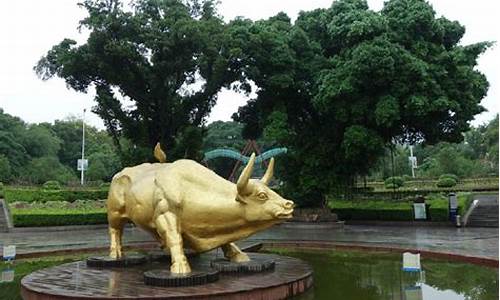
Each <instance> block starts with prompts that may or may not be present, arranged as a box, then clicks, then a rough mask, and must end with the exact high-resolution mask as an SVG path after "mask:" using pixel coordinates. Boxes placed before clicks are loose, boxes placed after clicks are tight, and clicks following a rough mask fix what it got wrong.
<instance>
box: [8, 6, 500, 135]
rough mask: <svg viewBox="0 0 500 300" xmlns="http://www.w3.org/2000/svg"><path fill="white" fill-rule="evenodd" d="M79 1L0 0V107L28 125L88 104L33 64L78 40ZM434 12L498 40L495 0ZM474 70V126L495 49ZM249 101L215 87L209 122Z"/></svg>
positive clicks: (491, 106) (228, 13) (293, 12)
mask: <svg viewBox="0 0 500 300" xmlns="http://www.w3.org/2000/svg"><path fill="white" fill-rule="evenodd" d="M77 2H78V0H44V1H40V0H22V1H17V0H4V1H2V3H1V4H0V108H3V109H4V111H5V112H7V113H9V114H11V115H14V116H18V117H20V118H22V119H23V120H25V121H27V122H31V123H39V122H53V121H54V120H56V119H63V118H65V117H67V116H69V115H76V116H81V112H82V110H83V109H84V108H87V109H90V108H91V107H92V106H93V105H94V101H93V96H94V95H93V91H91V92H89V93H88V94H82V93H77V92H75V91H73V90H69V89H67V88H66V85H65V83H64V81H63V80H62V79H60V78H53V79H50V80H48V81H42V80H40V79H38V78H37V76H36V75H35V73H34V72H33V66H34V65H35V64H36V62H37V61H38V59H39V58H40V57H41V56H42V55H44V54H45V53H46V52H47V50H49V49H50V48H51V47H52V46H53V45H55V44H57V43H59V42H60V41H61V40H62V39H64V38H71V39H75V40H77V41H78V42H79V43H84V42H85V39H86V37H87V35H86V34H85V33H83V34H81V33H79V32H78V30H77V26H78V21H79V20H81V19H83V18H84V17H85V11H84V10H82V9H80V8H79V7H78V6H77V5H76V3H77ZM220 2H221V3H220V5H219V13H220V14H221V15H222V16H223V17H224V19H225V20H226V21H229V20H231V19H233V18H234V17H236V16H244V17H247V18H250V19H253V20H258V19H263V18H268V17H270V16H273V15H275V14H277V13H278V12H280V11H284V12H286V13H287V14H288V15H289V16H290V17H291V18H292V20H294V19H295V18H296V17H297V14H298V12H299V11H301V10H311V9H315V8H320V7H328V6H330V4H331V2H332V1H331V0H288V1H282V0H252V1H248V0H222V1H220ZM430 2H431V3H432V5H433V7H434V9H435V10H436V12H437V14H438V15H444V16H445V17H446V18H448V19H451V20H457V21H459V22H460V23H461V24H462V25H465V27H466V33H465V36H464V38H463V39H462V44H470V43H475V42H479V41H485V40H490V41H499V40H500V31H499V30H498V28H500V24H499V23H500V22H499V21H498V20H499V18H498V11H500V1H495V0H475V1H470V0H432V1H430ZM368 3H369V5H370V8H371V9H373V10H380V9H381V8H382V6H383V0H368ZM478 69H479V70H480V71H481V72H483V73H484V74H485V75H486V76H487V78H488V80H489V82H490V89H489V92H488V96H487V97H486V98H485V99H484V100H483V102H482V104H483V106H485V107H486V108H487V109H488V112H486V113H483V114H481V115H479V116H477V117H476V120H475V121H474V122H473V124H474V125H478V124H482V123H484V122H486V121H488V120H490V119H491V118H493V116H494V115H495V114H496V113H498V112H499V110H500V109H499V107H500V105H499V101H498V98H499V97H498V96H499V94H500V75H499V72H500V51H499V46H495V47H494V48H492V49H490V50H488V51H487V52H486V53H485V54H483V55H482V56H481V58H480V59H479V65H478ZM247 100H248V98H246V97H245V96H243V95H239V94H236V93H234V92H232V91H227V90H225V91H221V93H220V94H219V100H218V102H217V105H216V106H215V107H214V109H213V111H212V113H211V115H210V117H209V122H212V121H215V120H224V121H226V120H230V118H231V115H232V113H233V112H235V111H236V110H237V108H238V107H239V106H241V105H244V103H245V102H246V101H247ZM86 119H87V121H88V122H89V123H91V124H92V125H94V126H97V127H100V128H103V124H102V121H101V120H100V119H99V117H98V116H96V115H94V114H92V113H90V114H87V117H86Z"/></svg>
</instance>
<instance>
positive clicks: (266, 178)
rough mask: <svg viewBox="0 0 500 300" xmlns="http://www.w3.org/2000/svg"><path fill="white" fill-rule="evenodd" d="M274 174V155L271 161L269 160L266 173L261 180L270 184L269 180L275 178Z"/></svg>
mask: <svg viewBox="0 0 500 300" xmlns="http://www.w3.org/2000/svg"><path fill="white" fill-rule="evenodd" d="M273 174H274V157H272V158H271V161H269V165H268V166H267V170H266V173H265V174H264V176H263V177H262V179H261V180H260V181H262V182H263V183H265V184H266V185H269V182H270V181H271V178H273Z"/></svg>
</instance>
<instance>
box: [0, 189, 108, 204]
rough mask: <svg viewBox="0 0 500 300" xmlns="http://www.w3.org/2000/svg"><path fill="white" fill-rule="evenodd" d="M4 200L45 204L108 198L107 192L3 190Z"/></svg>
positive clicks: (102, 190)
mask: <svg viewBox="0 0 500 300" xmlns="http://www.w3.org/2000/svg"><path fill="white" fill-rule="evenodd" d="M4 197H5V200H6V201H7V202H9V203H11V202H16V201H20V202H35V201H36V202H47V201H68V202H73V201H75V200H101V199H106V198H107V197H108V190H106V189H99V190H44V189H18V188H5V189H4Z"/></svg>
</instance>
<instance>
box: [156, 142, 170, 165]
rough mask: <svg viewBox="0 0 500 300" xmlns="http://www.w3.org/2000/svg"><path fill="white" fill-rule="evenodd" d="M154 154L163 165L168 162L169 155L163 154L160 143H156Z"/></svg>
mask: <svg viewBox="0 0 500 300" xmlns="http://www.w3.org/2000/svg"><path fill="white" fill-rule="evenodd" d="M153 154H154V156H155V158H156V159H157V160H158V161H159V162H161V163H165V162H167V155H166V154H165V152H163V150H161V145H160V142H158V143H156V146H155V150H154V152H153Z"/></svg>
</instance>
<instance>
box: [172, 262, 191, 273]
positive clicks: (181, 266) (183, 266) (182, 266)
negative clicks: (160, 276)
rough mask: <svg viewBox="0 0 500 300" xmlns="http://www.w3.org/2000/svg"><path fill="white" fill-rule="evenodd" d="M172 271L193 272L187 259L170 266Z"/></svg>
mask: <svg viewBox="0 0 500 300" xmlns="http://www.w3.org/2000/svg"><path fill="white" fill-rule="evenodd" d="M170 272H171V273H176V274H186V273H191V267H190V266H189V264H188V262H187V261H180V262H175V263H173V264H172V265H171V266H170Z"/></svg>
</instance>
